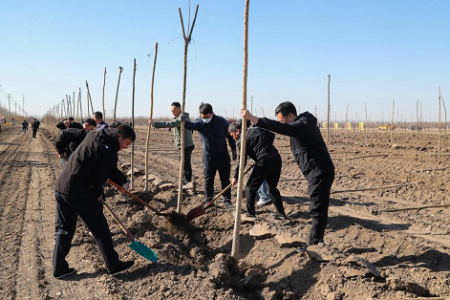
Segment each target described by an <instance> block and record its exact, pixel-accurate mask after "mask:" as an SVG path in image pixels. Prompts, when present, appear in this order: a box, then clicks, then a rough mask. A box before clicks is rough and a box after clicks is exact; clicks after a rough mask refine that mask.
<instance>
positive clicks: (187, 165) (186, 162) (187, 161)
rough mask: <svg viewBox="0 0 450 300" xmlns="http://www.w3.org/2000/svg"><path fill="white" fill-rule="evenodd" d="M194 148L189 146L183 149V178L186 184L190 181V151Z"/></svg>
mask: <svg viewBox="0 0 450 300" xmlns="http://www.w3.org/2000/svg"><path fill="white" fill-rule="evenodd" d="M194 148H195V146H194V145H192V146H189V147H185V148H184V178H186V181H187V182H191V181H192V164H191V160H192V151H194ZM180 150H181V149H178V154H179V155H181V154H180Z"/></svg>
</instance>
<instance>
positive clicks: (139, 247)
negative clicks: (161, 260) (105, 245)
mask: <svg viewBox="0 0 450 300" xmlns="http://www.w3.org/2000/svg"><path fill="white" fill-rule="evenodd" d="M128 247H130V248H131V249H133V250H134V251H136V252H137V253H139V254H140V255H142V256H143V257H145V258H146V259H148V260H149V261H151V262H157V261H158V258H157V257H156V254H155V252H153V250H152V249H150V248H148V247H147V246H145V245H144V244H142V243H139V242H137V241H132V242H131V244H130V245H128Z"/></svg>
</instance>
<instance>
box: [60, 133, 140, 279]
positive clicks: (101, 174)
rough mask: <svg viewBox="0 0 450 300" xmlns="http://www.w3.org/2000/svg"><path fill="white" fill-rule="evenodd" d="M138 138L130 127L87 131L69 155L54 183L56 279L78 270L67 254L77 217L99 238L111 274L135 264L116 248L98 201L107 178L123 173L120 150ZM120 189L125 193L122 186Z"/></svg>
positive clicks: (96, 238) (118, 272)
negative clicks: (119, 159)
mask: <svg viewBox="0 0 450 300" xmlns="http://www.w3.org/2000/svg"><path fill="white" fill-rule="evenodd" d="M135 139H136V134H135V132H134V130H133V129H132V128H131V127H129V126H126V125H121V126H119V127H117V129H116V128H107V129H104V130H100V131H96V132H93V133H90V134H87V135H86V137H85V138H84V140H83V142H82V143H81V144H80V145H79V146H78V147H77V148H76V150H75V151H74V152H73V153H72V155H71V156H70V158H69V162H68V164H67V166H66V167H65V168H64V170H63V171H62V173H61V175H60V176H59V178H58V181H57V183H56V186H55V198H56V218H55V246H54V250H53V258H52V267H53V276H54V277H55V278H57V279H62V278H64V277H66V276H68V275H70V274H73V273H75V272H76V271H75V269H74V268H71V267H69V264H68V263H67V261H66V256H67V255H68V254H69V251H70V248H71V246H72V239H73V236H74V234H75V230H76V225H77V219H78V216H79V217H80V218H81V220H83V222H84V223H85V224H86V226H87V227H88V229H89V230H90V232H91V233H92V235H93V236H94V238H95V240H96V241H97V246H98V248H99V250H100V253H101V254H102V257H103V260H104V262H105V264H106V268H107V269H108V272H109V274H111V275H117V274H120V273H122V272H124V271H125V270H127V269H129V268H131V267H132V266H133V264H134V262H133V261H125V262H124V261H121V260H120V259H119V256H118V254H117V252H116V251H115V250H114V245H113V241H112V238H111V232H110V230H109V227H108V222H107V221H106V218H105V216H104V215H103V207H102V204H101V203H100V202H99V200H100V199H102V198H103V197H104V196H103V187H102V185H103V184H104V183H105V182H106V180H107V179H108V178H110V177H111V176H114V175H115V174H118V173H117V172H119V173H120V171H118V169H117V161H118V156H117V152H118V151H120V150H121V149H126V148H128V146H130V145H131V144H132V143H133V142H134V141H135ZM122 176H124V177H125V175H123V174H122ZM119 190H120V191H121V192H122V193H124V192H125V190H124V189H123V188H121V189H119Z"/></svg>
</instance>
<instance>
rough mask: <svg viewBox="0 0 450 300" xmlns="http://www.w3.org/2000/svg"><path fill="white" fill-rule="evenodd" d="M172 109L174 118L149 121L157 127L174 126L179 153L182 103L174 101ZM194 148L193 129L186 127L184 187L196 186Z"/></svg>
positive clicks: (187, 118) (187, 117) (174, 137)
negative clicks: (193, 178) (192, 162)
mask: <svg viewBox="0 0 450 300" xmlns="http://www.w3.org/2000/svg"><path fill="white" fill-rule="evenodd" d="M170 111H171V112H172V114H173V116H174V118H173V120H171V121H168V122H155V121H153V120H152V119H149V120H148V121H149V123H150V124H152V125H153V126H154V127H155V128H172V129H173V130H172V131H173V139H174V142H175V146H176V147H177V149H178V153H180V150H181V130H180V121H179V120H178V117H179V116H180V114H181V104H180V103H179V102H173V103H172V104H171V107H170ZM184 115H185V116H186V120H188V121H190V119H189V114H188V113H186V112H185V113H184ZM193 150H194V141H193V140H192V131H191V130H187V129H184V153H185V157H184V184H185V185H184V187H185V188H192V189H193V188H194V186H193V182H192V165H191V157H192V151H193Z"/></svg>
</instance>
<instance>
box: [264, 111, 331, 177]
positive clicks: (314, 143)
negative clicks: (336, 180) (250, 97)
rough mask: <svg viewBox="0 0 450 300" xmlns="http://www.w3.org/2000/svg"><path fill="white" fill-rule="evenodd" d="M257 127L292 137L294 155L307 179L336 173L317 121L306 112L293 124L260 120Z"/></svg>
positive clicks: (265, 119) (291, 143)
mask: <svg viewBox="0 0 450 300" xmlns="http://www.w3.org/2000/svg"><path fill="white" fill-rule="evenodd" d="M256 126H258V127H261V128H265V129H268V130H270V131H273V132H276V133H279V134H283V135H287V136H289V137H290V145H291V151H292V155H293V156H294V158H295V160H296V162H297V164H298V166H299V167H300V170H301V171H302V173H303V175H305V177H306V179H311V178H314V177H317V176H319V175H321V174H324V173H328V172H334V165H333V162H332V160H331V156H330V153H329V152H328V149H327V146H326V144H325V142H324V140H323V137H322V134H321V133H320V129H319V127H317V119H316V117H314V116H313V115H312V114H310V113H309V112H304V113H302V114H300V115H299V116H297V118H295V121H294V122H292V123H281V122H278V121H274V120H269V119H267V118H259V120H258V123H256Z"/></svg>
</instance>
